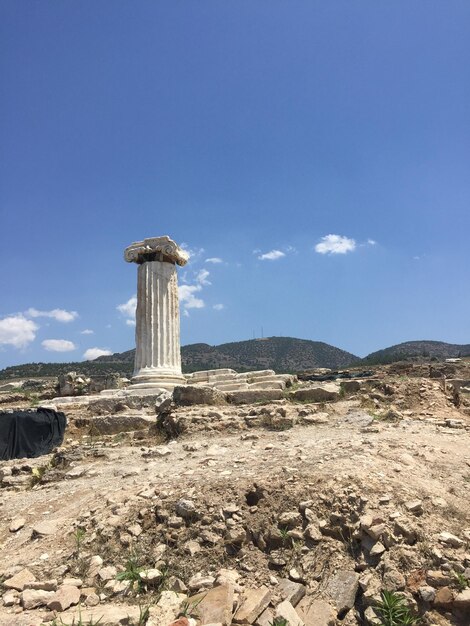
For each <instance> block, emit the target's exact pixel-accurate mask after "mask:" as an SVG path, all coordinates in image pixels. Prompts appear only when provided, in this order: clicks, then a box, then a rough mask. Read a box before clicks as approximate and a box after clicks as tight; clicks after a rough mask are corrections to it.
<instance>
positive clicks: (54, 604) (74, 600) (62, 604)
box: [47, 585, 80, 611]
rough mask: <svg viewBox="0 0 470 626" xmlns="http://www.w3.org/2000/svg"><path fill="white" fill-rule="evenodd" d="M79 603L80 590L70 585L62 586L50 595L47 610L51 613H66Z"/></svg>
mask: <svg viewBox="0 0 470 626" xmlns="http://www.w3.org/2000/svg"><path fill="white" fill-rule="evenodd" d="M79 601H80V589H79V588H78V587H72V585H62V586H61V587H59V589H57V591H56V592H55V593H53V594H52V596H51V598H50V600H49V602H48V603H47V608H48V609H50V610H51V611H66V610H67V609H68V608H69V607H71V606H73V605H74V604H78V602H79Z"/></svg>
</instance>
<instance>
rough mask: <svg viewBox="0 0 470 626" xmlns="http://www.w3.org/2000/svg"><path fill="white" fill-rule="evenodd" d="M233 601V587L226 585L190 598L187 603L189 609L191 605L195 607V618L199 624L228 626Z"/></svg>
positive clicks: (230, 620)
mask: <svg viewBox="0 0 470 626" xmlns="http://www.w3.org/2000/svg"><path fill="white" fill-rule="evenodd" d="M233 599H234V593H233V585H231V584H229V583H227V584H224V585H219V586H218V587H213V588H212V589H209V591H207V592H203V593H199V594H197V595H195V596H192V597H191V598H189V600H188V603H189V606H190V607H191V605H193V606H195V607H197V617H198V619H199V620H200V623H201V624H212V623H214V624H222V626H230V624H231V622H232V612H233Z"/></svg>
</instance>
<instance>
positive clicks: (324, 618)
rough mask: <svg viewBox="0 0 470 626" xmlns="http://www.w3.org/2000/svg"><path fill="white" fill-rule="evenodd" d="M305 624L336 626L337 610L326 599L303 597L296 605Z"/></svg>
mask: <svg viewBox="0 0 470 626" xmlns="http://www.w3.org/2000/svg"><path fill="white" fill-rule="evenodd" d="M295 610H296V611H297V613H298V615H299V617H300V619H301V620H302V621H303V622H304V624H305V626H334V625H335V623H336V611H335V609H334V608H333V607H332V606H331V604H328V602H325V601H324V600H319V599H315V600H314V599H312V598H303V599H302V600H301V601H300V602H299V604H298V605H297V606H296V607H295Z"/></svg>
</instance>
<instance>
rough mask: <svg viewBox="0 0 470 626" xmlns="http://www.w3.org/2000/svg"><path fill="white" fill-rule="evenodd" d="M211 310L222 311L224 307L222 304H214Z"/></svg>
mask: <svg viewBox="0 0 470 626" xmlns="http://www.w3.org/2000/svg"><path fill="white" fill-rule="evenodd" d="M212 308H213V309H215V310H216V311H222V310H223V309H225V305H224V304H214V306H213V307H212Z"/></svg>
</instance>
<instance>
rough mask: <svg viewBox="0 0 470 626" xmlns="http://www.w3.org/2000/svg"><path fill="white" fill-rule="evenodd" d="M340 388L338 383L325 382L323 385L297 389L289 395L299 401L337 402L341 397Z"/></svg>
mask: <svg viewBox="0 0 470 626" xmlns="http://www.w3.org/2000/svg"><path fill="white" fill-rule="evenodd" d="M340 390H341V389H340V386H339V384H338V383H323V384H322V385H316V386H312V387H306V388H304V389H297V390H296V391H292V392H291V393H290V394H289V395H290V397H291V398H292V400H297V401H298V402H335V401H336V400H339V399H340V397H341V396H340Z"/></svg>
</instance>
